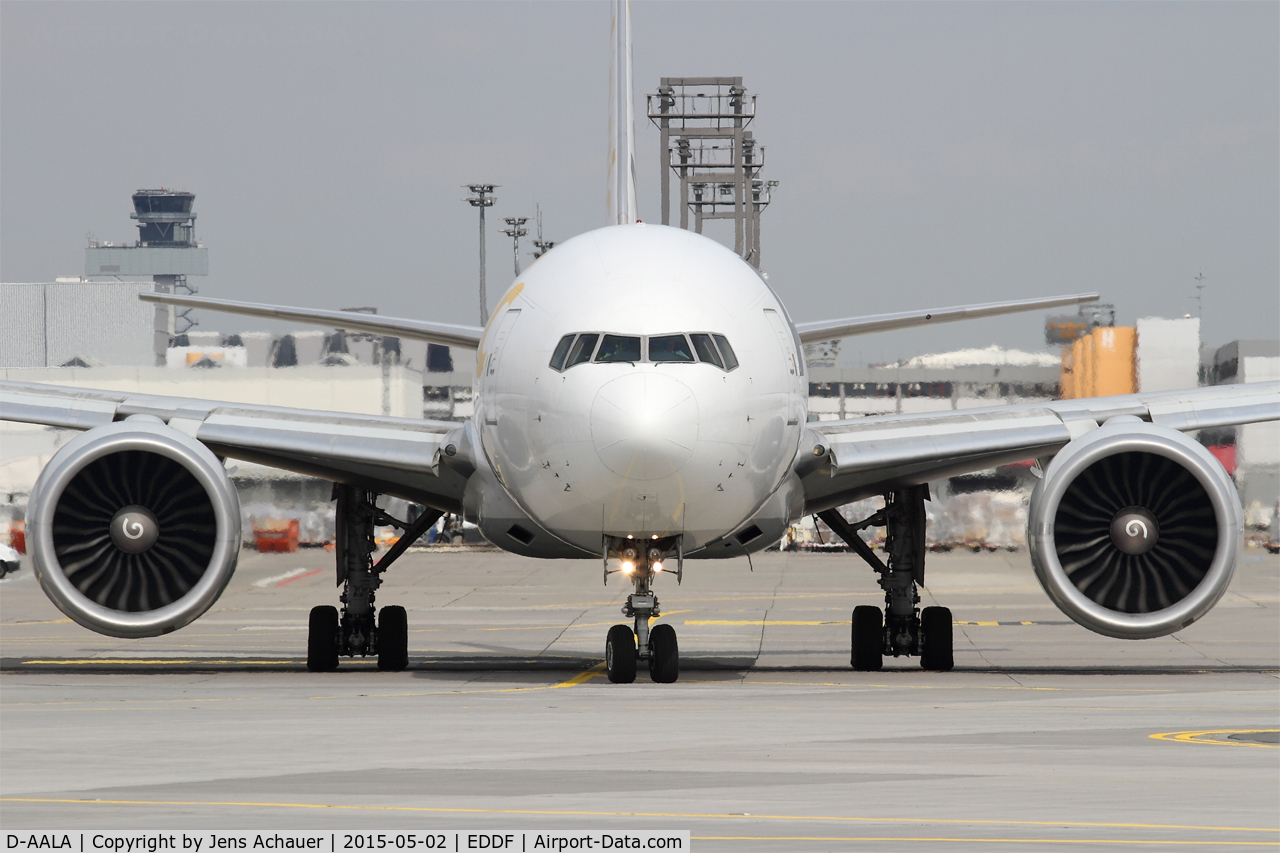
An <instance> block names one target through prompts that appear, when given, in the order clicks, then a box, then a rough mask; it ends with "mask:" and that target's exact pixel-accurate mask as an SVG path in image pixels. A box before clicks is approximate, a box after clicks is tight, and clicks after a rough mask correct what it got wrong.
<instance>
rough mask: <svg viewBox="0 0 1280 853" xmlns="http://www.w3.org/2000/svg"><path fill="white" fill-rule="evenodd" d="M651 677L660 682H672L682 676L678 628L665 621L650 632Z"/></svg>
mask: <svg viewBox="0 0 1280 853" xmlns="http://www.w3.org/2000/svg"><path fill="white" fill-rule="evenodd" d="M649 677H650V678H652V679H653V680H654V681H656V682H657V683H658V684H672V683H674V682H675V680H676V679H677V678H679V677H680V645H679V643H677V642H676V629H675V628H672V627H671V626H670V625H667V624H665V623H664V624H662V625H655V626H654V628H653V630H652V631H650V632H649Z"/></svg>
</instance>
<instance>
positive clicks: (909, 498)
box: [818, 485, 954, 672]
mask: <svg viewBox="0 0 1280 853" xmlns="http://www.w3.org/2000/svg"><path fill="white" fill-rule="evenodd" d="M928 497H929V487H928V486H927V485H919V486H908V487H906V488H903V489H898V490H896V491H892V492H889V493H888V494H887V495H885V502H884V509H882V510H880V511H879V512H877V513H876V514H875V515H873V516H871V517H870V518H867V519H865V520H863V521H860V522H858V523H857V524H850V523H849V522H847V521H845V520H844V516H842V515H841V514H840V513H839V511H837V510H835V509H829V510H826V511H825V512H820V513H818V518H821V519H822V520H823V521H825V522H826V523H827V526H828V527H830V528H831V529H832V531H834V532H835V534H836V535H837V536H839V537H840V538H841V539H843V540H844V541H845V542H846V543H847V544H848V545H849V547H850V548H852V549H853V550H854V552H855V553H857V554H858V556H860V557H862V559H864V560H866V561H867V563H868V564H869V565H870V566H871V568H872V569H874V570H875V571H876V572H877V573H878V574H879V575H880V588H881V589H883V590H884V601H885V608H884V613H883V615H882V614H881V612H880V608H879V607H874V606H870V605H864V606H860V607H855V608H854V610H853V624H852V628H851V632H850V633H851V635H852V636H851V645H852V655H851V656H850V663H851V664H852V665H853V668H854V669H856V670H861V671H864V672H872V671H875V670H878V669H880V667H881V666H882V665H883V663H884V656H885V655H893V656H894V657H899V656H901V655H918V656H919V657H920V666H921V667H922V668H924V669H930V670H936V671H939V672H946V671H948V670H950V669H951V668H952V666H954V660H953V658H952V653H951V611H950V610H949V609H948V608H946V607H926V608H924V610H921V609H920V608H919V607H918V605H919V604H920V593H919V587H921V586H923V585H924V528H925V514H924V502H925V501H926V500H927V499H928ZM881 526H883V527H884V528H885V550H886V551H888V553H889V563H888V565H885V563H883V562H881V560H880V558H879V557H877V556H876V554H875V552H874V551H872V550H871V548H870V546H868V545H867V544H866V543H865V542H863V541H862V537H860V536H858V531H859V530H861V529H862V528H864V527H881Z"/></svg>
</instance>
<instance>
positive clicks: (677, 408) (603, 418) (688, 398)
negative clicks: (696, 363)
mask: <svg viewBox="0 0 1280 853" xmlns="http://www.w3.org/2000/svg"><path fill="white" fill-rule="evenodd" d="M697 438H698V401H697V399H696V398H695V397H694V395H693V391H692V390H691V389H690V388H689V386H687V385H685V384H684V383H683V382H681V381H679V380H677V379H673V378H672V377H670V376H665V375H663V374H660V373H649V372H644V373H632V374H628V375H626V376H621V377H619V378H617V379H614V380H611V381H610V382H607V383H605V385H603V386H602V387H601V388H600V390H599V391H598V392H596V398H595V400H594V402H593V403H592V404H591V439H592V441H593V442H594V443H595V447H596V453H597V454H598V455H599V457H600V461H601V462H603V463H604V465H605V467H606V468H608V469H609V470H610V471H612V472H614V473H615V474H619V475H621V476H623V477H626V478H628V479H631V480H657V479H660V478H662V477H667V476H670V475H671V474H674V473H675V472H676V471H679V470H680V469H681V468H682V467H684V464H685V463H686V462H688V461H689V457H690V456H692V455H693V447H694V442H696V441H697Z"/></svg>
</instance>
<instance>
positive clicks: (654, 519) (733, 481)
mask: <svg viewBox="0 0 1280 853" xmlns="http://www.w3.org/2000/svg"><path fill="white" fill-rule="evenodd" d="M628 16H629V10H628V8H627V7H626V5H625V4H622V3H619V4H618V6H617V9H616V11H615V16H614V32H615V46H616V47H615V69H616V72H615V75H614V77H615V80H614V83H615V86H616V91H617V96H616V97H615V98H614V101H615V107H616V109H615V111H614V120H613V130H614V132H613V133H612V134H611V147H612V148H613V151H612V152H611V156H610V163H611V164H612V165H613V168H612V169H611V175H610V183H609V194H608V198H609V202H610V210H611V213H610V223H611V224H610V225H609V226H608V227H605V228H601V229H600V230H597V231H592V232H589V233H586V234H582V235H580V236H578V237H576V238H574V239H572V240H569V241H567V242H565V243H563V244H561V245H558V246H556V247H555V248H554V249H553V250H552V251H550V252H548V253H547V254H546V255H544V256H543V257H542V258H540V259H539V260H538V261H537V262H536V263H534V264H533V265H532V266H531V267H530V268H529V269H528V270H527V271H525V272H524V273H523V274H522V275H520V276H519V277H518V278H517V279H516V281H515V282H514V283H513V284H512V285H511V287H510V288H509V289H508V290H507V291H506V294H505V295H504V296H503V297H502V300H501V301H500V302H499V303H498V306H497V308H496V309H495V310H494V311H493V313H492V315H491V316H490V318H489V321H488V323H487V325H486V326H485V327H484V328H480V327H473V326H461V325H451V324H445V323H435V322H424V321H416V320H400V319H393V318H386V317H381V316H377V315H367V314H352V313H345V312H340V311H312V310H302V309H292V308H283V307H277V306H271V305H258V304H247V303H236V302H227V301H222V300H214V299H200V298H194V297H179V296H173V295H166V294H145V295H143V296H142V297H141V298H143V299H145V300H147V301H152V302H161V303H168V304H172V305H180V306H192V307H201V308H207V309H213V310H218V311H225V312H231V313H239V314H248V315H252V316H259V317H275V318H282V319H289V320H295V321H303V322H307V323H314V324H320V325H332V326H336V327H340V328H343V329H347V330H352V331H361V332H370V333H373V334H381V335H394V336H398V337H403V338H416V339H420V340H425V341H430V342H433V343H439V344H446V345H449V346H456V347H473V348H475V349H477V351H478V358H477V374H476V377H475V391H476V395H475V399H476V409H475V414H474V416H473V417H472V418H471V419H470V420H469V421H467V422H466V423H463V424H457V423H442V422H433V421H424V420H416V419H408V418H391V417H374V416H361V415H350V414H339V413H333V412H321V411H305V410H297V409H285V408H274V407H268V406H248V405H239V404H224V403H217V402H210V401H205V400H194V399H178V398H172V397H159V396H146V395H133V394H127V393H112V392H101V391H88V390H79V389H67V388H59V387H52V386H42V385H31V384H19V383H12V382H6V383H0V418H3V419H5V420H11V421H22V422H27V423H38V424H47V425H51V426H58V427H66V428H72V429H79V430H84V432H83V434H81V435H80V436H78V437H76V438H75V439H74V440H72V441H71V442H69V443H68V444H66V445H65V446H64V447H63V448H61V449H60V450H59V451H58V452H57V454H56V455H55V456H54V457H53V458H52V459H51V460H50V462H49V464H48V465H47V467H46V468H45V469H44V471H43V472H42V474H41V475H40V478H39V480H38V482H37V483H36V486H35V488H34V489H33V491H32V494H31V497H30V503H29V506H28V512H27V537H28V539H27V541H28V543H29V545H30V547H31V551H32V556H33V560H34V565H35V569H36V572H37V575H38V577H39V580H40V584H41V586H42V587H43V588H44V590H45V592H46V593H47V594H48V595H49V597H50V598H51V599H52V600H53V602H54V603H55V604H56V605H57V606H58V607H59V608H60V609H61V610H62V611H63V612H64V613H65V614H66V615H67V616H69V617H71V618H72V619H74V620H75V621H76V622H78V623H79V624H81V625H83V626H84V627H86V628H89V629H91V630H94V631H98V632H100V633H103V634H107V635H110V636H114V637H126V638H134V637H149V636H156V635H159V634H164V633H167V632H169V631H174V630H177V629H179V628H182V627H183V626H185V625H187V624H189V623H190V622H191V621H193V620H194V619H196V618H197V617H199V616H200V615H201V614H203V613H204V612H205V611H206V610H208V609H209V607H210V606H212V604H213V603H214V602H215V601H216V600H217V598H218V596H219V595H220V594H221V592H222V590H223V589H224V588H225V587H226V585H227V583H228V582H229V580H230V579H231V576H232V573H233V572H234V571H235V567H236V556H237V552H238V551H239V548H240V540H241V537H240V511H239V504H238V501H237V498H236V492H235V489H234V487H233V485H232V484H231V481H230V479H229V478H228V475H227V470H226V467H225V464H224V461H225V460H226V459H227V458H235V459H242V460H248V461H252V462H258V463H262V464H265V465H270V466H274V467H277V468H282V469H286V470H290V471H295V472H300V473H302V474H307V475H310V476H315V477H321V478H324V479H327V480H331V481H332V482H333V483H334V484H335V489H334V491H335V496H336V500H337V522H336V529H337V548H336V553H337V582H338V585H340V586H341V587H342V588H343V590H342V594H341V598H340V601H341V608H340V609H339V608H337V607H332V606H321V607H316V608H314V609H313V610H312V612H311V617H310V628H309V635H308V644H307V665H308V667H309V668H311V669H312V670H332V669H335V668H336V667H337V666H338V661H339V658H340V657H342V656H364V655H376V656H377V660H378V665H379V667H380V668H383V669H389V670H399V669H403V668H404V667H405V666H406V665H407V663H408V647H407V639H408V635H407V624H406V616H405V610H404V608H402V607H398V606H395V605H390V606H384V607H382V608H381V610H380V611H377V610H376V609H375V606H374V600H375V592H376V591H377V590H378V588H379V586H380V584H381V583H382V575H383V573H384V572H385V570H386V569H387V568H388V567H389V566H390V565H391V564H392V563H393V562H394V561H395V560H396V559H397V558H398V557H399V556H400V555H401V554H402V553H403V552H404V550H405V549H406V548H407V547H408V545H409V544H410V543H412V542H414V541H416V540H417V539H418V538H419V537H420V536H421V535H422V534H423V533H424V532H425V531H426V530H427V528H428V527H429V526H430V525H432V524H434V523H435V522H436V520H437V519H439V518H440V516H441V514H443V513H446V512H447V513H461V514H462V515H464V516H465V518H467V519H468V520H469V521H471V522H474V523H475V524H477V525H479V527H480V530H481V532H482V533H483V535H484V536H485V538H486V539H488V540H489V541H490V542H492V543H494V544H495V545H497V546H499V547H501V548H504V549H506V550H508V551H511V552H514V553H516V554H521V555H525V556H528V557H534V558H560V559H565V558H569V559H573V558H578V559H590V560H599V561H600V562H601V564H602V569H603V571H604V572H605V574H606V577H607V576H608V575H609V574H611V573H612V574H616V575H619V576H621V577H623V578H625V579H626V580H628V581H629V582H630V583H631V584H633V586H634V591H633V592H632V594H631V595H630V596H629V597H628V599H627V604H626V608H625V612H626V614H627V616H628V617H629V618H630V620H631V621H630V623H628V624H620V625H616V626H614V627H613V628H611V629H610V630H609V631H608V634H607V638H606V643H605V657H606V662H607V670H608V676H609V678H610V680H612V681H614V682H630V681H633V680H634V679H635V677H636V671H637V662H638V661H643V662H645V663H647V666H648V670H649V674H650V676H651V678H652V679H653V680H654V681H658V682H672V681H675V680H676V678H677V676H678V674H679V651H678V644H677V638H676V633H675V630H674V629H673V628H672V627H671V625H670V624H668V623H665V622H658V623H656V624H653V625H652V626H651V620H653V619H654V618H655V617H658V616H659V615H660V613H661V610H660V606H659V602H658V597H657V594H656V590H657V588H658V585H657V582H658V580H659V578H660V577H661V576H663V575H674V576H675V580H676V581H678V580H679V578H680V577H681V576H682V574H683V572H684V571H685V570H686V568H689V570H691V571H692V570H693V568H692V566H691V565H689V564H693V563H695V561H699V560H712V559H724V558H729V557H740V556H742V555H744V554H750V553H752V552H754V551H758V550H760V549H763V548H764V547H766V546H767V545H769V544H771V543H773V542H776V541H777V540H778V539H779V537H780V536H782V534H783V533H784V532H785V530H786V529H787V527H788V525H790V524H791V523H793V522H794V521H795V520H796V519H797V518H799V517H801V516H803V515H807V514H815V515H817V516H818V517H820V518H822V519H823V520H824V521H825V522H826V523H827V524H828V525H829V526H830V527H831V528H832V530H834V531H835V532H836V534H838V535H839V536H840V537H841V538H842V539H843V540H844V541H845V542H846V543H848V545H849V546H850V548H851V549H852V550H853V551H854V552H856V553H857V554H858V555H859V556H860V557H861V559H863V560H865V561H866V562H867V563H868V564H869V565H870V567H871V568H872V569H873V570H874V571H875V572H876V573H877V574H878V576H879V582H880V586H881V587H882V588H883V589H884V592H885V607H884V609H883V610H881V609H880V608H878V607H868V606H863V607H858V608H856V609H855V610H854V611H853V614H852V636H851V663H852V665H853V667H854V668H855V669H859V670H875V669H879V668H880V667H881V665H882V661H883V657H884V656H885V655H893V656H918V657H919V659H920V663H921V665H922V666H924V667H925V668H927V669H933V670H947V669H950V668H951V667H952V649H951V632H952V617H951V613H950V611H949V610H948V609H947V608H945V607H926V608H924V609H923V610H922V609H921V608H920V607H919V603H920V596H919V594H918V590H919V588H920V587H921V585H922V584H923V582H924V542H925V513H924V501H925V500H927V499H928V485H927V484H928V482H929V481H932V480H938V479H941V478H945V477H950V476H954V475H957V474H961V473H965V472H970V471H976V470H980V469H984V468H989V467H991V466H994V465H999V464H1004V463H1008V462H1013V461H1017V460H1026V459H1036V460H1038V463H1037V469H1036V470H1037V473H1039V474H1040V480H1039V482H1038V484H1037V486H1036V488H1035V491H1034V493H1033V495H1032V498H1031V504H1030V508H1029V519H1028V526H1029V530H1028V542H1029V544H1030V547H1031V558H1032V563H1033V565H1034V568H1035V572H1036V575H1037V577H1038V578H1039V580H1040V582H1041V584H1042V585H1043V587H1044V589H1045V591H1046V592H1047V593H1048V595H1049V597H1050V598H1051V599H1052V600H1053V601H1054V603H1055V604H1056V605H1057V606H1058V607H1060V608H1061V609H1062V611H1063V612H1064V613H1066V614H1067V615H1068V616H1070V617H1071V618H1072V619H1074V620H1075V621H1076V622H1078V623H1080V624H1081V625H1083V626H1085V627H1086V628H1089V629H1090V630H1093V631H1096V632H1098V633H1101V634H1105V635H1108V636H1111V637H1120V638H1131V639H1142V638H1149V637H1158V636H1162V635H1165V634H1170V633H1172V632H1174V631H1177V630H1179V629H1181V628H1184V627H1185V626H1187V625H1189V624H1191V623H1192V622H1194V621H1195V620H1196V619H1199V618H1200V617H1201V616H1203V615H1204V614H1205V613H1207V612H1208V611H1209V609H1210V608H1211V607H1213V605H1214V604H1215V603H1216V602H1217V601H1218V599H1219V598H1220V597H1221V596H1222V595H1223V593H1224V592H1225V591H1226V589H1227V585H1228V583H1229V582H1230V580H1231V576H1232V572H1233V570H1234V568H1235V564H1236V559H1237V553H1238V551H1239V549H1240V547H1241V542H1242V536H1243V520H1242V512H1241V507H1240V500H1239V497H1238V495H1237V493H1236V490H1235V487H1234V485H1233V483H1232V481H1231V479H1230V478H1229V477H1228V476H1227V474H1226V472H1225V471H1224V470H1223V469H1222V466H1221V465H1220V464H1219V463H1218V461H1217V460H1216V459H1215V458H1214V457H1213V456H1212V455H1211V454H1210V453H1209V452H1208V450H1206V449H1205V448H1204V447H1202V446H1201V445H1200V444H1199V443H1197V442H1196V441H1194V440H1192V439H1190V438H1188V437H1187V436H1186V435H1185V433H1187V432H1190V431H1194V430H1200V429H1205V428H1212V427H1220V426H1226V425H1231V424H1243V423H1250V422H1256V421H1263V420H1276V419H1280V383H1267V384H1241V385H1231V386H1224V387H1217V388H1202V389H1193V390H1187V391H1177V392H1165V393H1158V394H1135V395H1129V396H1123V397H1102V398H1094V399H1083V400H1069V401H1061V402H1054V403H1037V404H1029V405H1007V406H996V407H992V408H987V409H968V410H963V411H952V412H942V413H928V414H920V415H894V416H883V417H866V418H857V419H852V420H841V421H822V422H816V423H810V422H808V420H807V417H806V397H807V382H808V379H807V377H806V366H805V360H804V345H805V344H806V343H811V342H815V341H826V340H832V339H835V338H840V337H846V336H851V335H858V334H864V333H868V332H879V331H885V330H892V329H901V328H907V327H910V326H920V325H929V324H934V323H942V322H949V321H953V320H960V319H968V318H977V317H989V316H994V315H997V314H1004V313H1009V312H1014V311H1032V310H1041V309H1045V308H1050V307H1055V306H1062V305H1069V304H1075V303H1080V302H1087V301H1090V300H1093V299H1096V298H1097V296H1096V294H1080V295H1074V296H1065V297H1057V298H1048V299H1028V300H1023V301H1019V302H1006V303H992V304H982V305H969V306H961V307H954V308H940V309H934V310H926V311H912V312H904V313H895V314H878V315H874V316H868V317H861V318H852V319H838V320H824V321H817V322H806V323H795V322H793V321H792V319H791V317H790V315H789V314H788V312H787V310H786V308H785V306H784V305H783V304H782V302H781V301H780V300H779V299H778V296H777V294H776V293H774V292H773V290H772V289H771V288H770V286H769V284H768V282H767V281H766V280H765V279H764V278H763V277H762V276H761V275H760V274H759V273H758V272H757V271H756V270H755V269H754V268H753V267H752V266H750V265H749V264H747V263H746V262H745V261H743V260H742V259H741V258H740V257H739V256H738V255H736V254H734V253H733V252H731V251H729V250H728V249H726V248H724V247H722V246H720V245H719V244H718V243H716V242H713V241H711V240H709V239H706V238H704V237H702V236H700V235H697V234H694V233H691V232H689V231H685V230H681V229H677V228H668V227H661V226H654V225H646V224H642V223H639V222H637V221H636V216H635V187H634V166H633V154H632V152H633V147H634V142H633V139H632V130H631V118H630V91H631V86H630V74H631V72H630V39H629V35H628V29H629V21H628ZM380 495H394V496H398V497H401V498H405V499H407V500H410V501H413V502H416V503H418V504H421V505H423V506H426V507H428V510H427V511H426V512H424V513H423V514H422V515H421V516H420V517H419V518H417V519H394V518H391V517H389V516H388V515H387V514H386V512H384V511H383V510H382V509H380V508H379V507H378V503H377V501H378V498H379V496H380ZM877 495H879V496H883V498H884V507H883V509H881V510H880V511H879V512H876V513H875V514H874V515H872V516H871V517H870V518H867V519H864V520H862V521H861V522H859V523H850V522H848V521H847V520H846V519H845V518H844V516H843V515H842V514H841V513H840V512H839V511H838V509H839V507H841V506H843V505H845V504H848V503H850V502H852V501H855V500H858V499H861V498H865V497H870V496H877ZM385 524H391V525H395V526H397V527H399V528H401V530H402V531H403V533H402V535H401V537H400V539H399V541H398V543H397V544H396V545H394V546H393V547H391V548H390V550H388V551H387V552H386V553H385V554H382V555H381V556H380V557H378V556H377V554H376V549H375V545H374V539H373V530H374V527H375V526H378V525H385ZM871 526H876V527H883V528H885V552H884V553H885V557H884V558H881V557H880V556H879V555H878V554H876V553H875V552H873V551H872V550H871V549H870V548H868V547H867V545H865V544H864V543H863V540H862V538H861V537H860V536H859V533H858V531H859V530H860V529H862V528H865V527H871Z"/></svg>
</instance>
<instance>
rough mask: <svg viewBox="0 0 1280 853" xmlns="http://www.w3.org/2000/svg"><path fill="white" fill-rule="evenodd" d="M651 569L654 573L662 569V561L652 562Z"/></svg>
mask: <svg viewBox="0 0 1280 853" xmlns="http://www.w3.org/2000/svg"><path fill="white" fill-rule="evenodd" d="M653 571H654V573H657V572H660V571H662V563H654V564H653Z"/></svg>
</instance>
